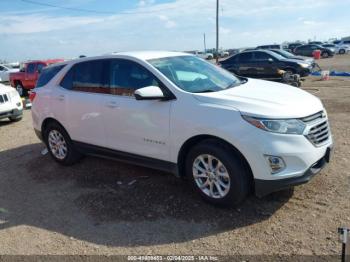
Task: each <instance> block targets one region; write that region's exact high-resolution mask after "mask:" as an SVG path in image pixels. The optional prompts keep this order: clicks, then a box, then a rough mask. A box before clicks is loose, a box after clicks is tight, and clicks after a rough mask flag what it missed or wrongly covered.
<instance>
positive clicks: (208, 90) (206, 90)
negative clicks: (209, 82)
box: [193, 89, 215, 93]
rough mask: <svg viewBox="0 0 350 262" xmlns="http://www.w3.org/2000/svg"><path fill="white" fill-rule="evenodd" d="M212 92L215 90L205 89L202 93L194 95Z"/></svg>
mask: <svg viewBox="0 0 350 262" xmlns="http://www.w3.org/2000/svg"><path fill="white" fill-rule="evenodd" d="M211 92H215V90H213V89H204V90H200V91H197V92H193V93H211Z"/></svg>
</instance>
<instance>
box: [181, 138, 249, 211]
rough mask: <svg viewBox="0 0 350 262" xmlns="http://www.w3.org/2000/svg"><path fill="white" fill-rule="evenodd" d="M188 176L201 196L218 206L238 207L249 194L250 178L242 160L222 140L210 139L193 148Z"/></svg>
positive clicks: (188, 166) (188, 163) (189, 155)
mask: <svg viewBox="0 0 350 262" xmlns="http://www.w3.org/2000/svg"><path fill="white" fill-rule="evenodd" d="M186 174H187V176H188V177H190V179H191V181H192V184H193V187H194V188H195V190H196V191H197V192H198V193H199V194H200V195H201V197H202V198H203V199H204V200H206V201H208V202H210V203H212V204H215V205H222V206H233V205H237V204H239V203H240V202H242V201H243V200H244V199H245V198H246V196H247V195H248V193H249V188H250V187H249V184H250V183H249V176H248V173H247V171H246V169H245V167H244V165H243V164H242V161H241V159H240V157H239V156H237V155H236V154H235V153H234V152H233V150H232V149H231V148H230V147H229V146H227V145H225V144H223V143H221V142H220V141H216V140H206V141H203V142H202V143H200V144H198V145H196V146H195V147H193V148H192V149H191V150H190V152H189V154H188V156H187V159H186Z"/></svg>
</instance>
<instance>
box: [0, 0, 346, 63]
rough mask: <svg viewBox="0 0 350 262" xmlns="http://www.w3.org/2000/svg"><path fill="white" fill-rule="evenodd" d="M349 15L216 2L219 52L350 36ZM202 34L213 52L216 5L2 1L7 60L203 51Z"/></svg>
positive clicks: (265, 3) (342, 5) (332, 7)
mask: <svg viewBox="0 0 350 262" xmlns="http://www.w3.org/2000/svg"><path fill="white" fill-rule="evenodd" d="M33 2H35V3H36V4H35V3H33ZM40 3H43V4H44V5H40ZM45 4H47V5H49V6H46V5H45ZM53 6H60V7H64V8H59V7H53ZM75 9H83V10H85V11H77V10H75ZM349 10H350V0H317V1H314V0H303V1H301V0H288V1H285V0H235V1H233V0H220V47H223V48H237V47H248V46H256V45H260V44H270V43H282V42H284V41H294V40H308V39H317V40H328V39H329V38H333V37H338V38H339V37H344V36H350V19H349ZM203 33H206V38H207V47H214V46H215V0H196V1H190V0H29V1H28V0H0V59H6V60H8V61H18V60H19V61H21V60H26V59H40V58H58V57H63V58H73V57H77V56H79V55H81V54H85V55H99V54H105V53H109V52H113V51H130V50H145V49H146V50H195V49H197V50H202V49H203Z"/></svg>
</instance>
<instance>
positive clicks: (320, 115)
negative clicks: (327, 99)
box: [300, 111, 325, 124]
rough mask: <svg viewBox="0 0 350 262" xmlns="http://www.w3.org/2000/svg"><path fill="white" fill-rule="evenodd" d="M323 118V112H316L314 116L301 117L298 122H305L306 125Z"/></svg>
mask: <svg viewBox="0 0 350 262" xmlns="http://www.w3.org/2000/svg"><path fill="white" fill-rule="evenodd" d="M324 117H325V115H324V113H323V111H320V112H317V113H316V114H313V115H311V116H306V117H303V118H301V119H300V120H301V121H303V122H305V123H306V124H308V123H312V122H314V121H316V120H319V119H322V118H324Z"/></svg>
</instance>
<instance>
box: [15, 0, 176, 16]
mask: <svg viewBox="0 0 350 262" xmlns="http://www.w3.org/2000/svg"><path fill="white" fill-rule="evenodd" d="M21 1H22V2H24V3H29V4H34V5H40V6H46V7H53V8H59V9H64V10H70V11H76V12H85V13H97V14H114V15H116V14H117V12H111V11H98V10H92V9H84V8H78V7H66V6H60V5H54V4H48V3H43V2H38V1H33V0H21ZM170 9H172V10H173V9H174V8H163V9H158V10H149V11H124V12H122V13H119V14H118V15H131V14H151V13H157V12H161V11H166V10H170Z"/></svg>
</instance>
